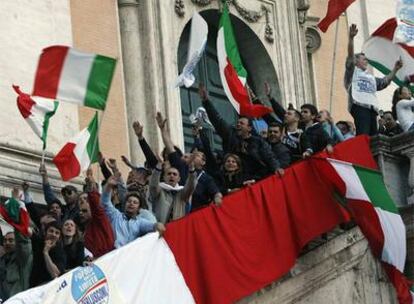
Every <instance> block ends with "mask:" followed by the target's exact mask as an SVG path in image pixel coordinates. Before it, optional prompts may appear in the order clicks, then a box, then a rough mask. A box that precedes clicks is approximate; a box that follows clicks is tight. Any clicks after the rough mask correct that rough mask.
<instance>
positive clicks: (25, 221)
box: [0, 205, 30, 236]
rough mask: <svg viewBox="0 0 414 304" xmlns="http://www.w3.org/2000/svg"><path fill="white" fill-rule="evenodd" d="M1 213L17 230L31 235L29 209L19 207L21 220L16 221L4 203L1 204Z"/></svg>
mask: <svg viewBox="0 0 414 304" xmlns="http://www.w3.org/2000/svg"><path fill="white" fill-rule="evenodd" d="M0 214H1V216H2V217H3V219H4V220H5V221H6V222H7V223H8V224H10V225H11V226H12V227H14V228H15V229H16V230H17V231H19V232H20V233H22V234H23V235H25V236H30V232H29V224H30V216H29V213H28V212H27V210H24V209H21V208H20V209H19V222H18V223H16V222H15V221H13V219H12V218H11V217H10V216H9V214H8V213H7V210H6V209H5V208H4V206H3V205H0Z"/></svg>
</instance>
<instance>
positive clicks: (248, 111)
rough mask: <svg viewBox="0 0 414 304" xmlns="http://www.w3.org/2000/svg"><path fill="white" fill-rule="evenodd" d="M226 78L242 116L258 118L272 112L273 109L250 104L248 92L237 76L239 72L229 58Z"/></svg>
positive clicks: (225, 73)
mask: <svg viewBox="0 0 414 304" xmlns="http://www.w3.org/2000/svg"><path fill="white" fill-rule="evenodd" d="M224 76H225V77H226V82H227V85H228V87H229V89H230V92H231V95H232V96H233V98H234V99H235V100H236V102H238V103H239V105H240V115H242V116H247V117H255V118H257V117H262V116H263V115H266V114H269V113H271V112H272V109H271V108H269V107H265V106H262V105H254V104H251V103H250V98H249V95H248V93H247V90H246V88H245V87H244V85H243V83H242V82H241V81H240V79H239V76H238V75H237V72H236V70H235V69H234V67H233V65H232V64H231V62H230V60H229V58H227V65H226V67H225V68H224Z"/></svg>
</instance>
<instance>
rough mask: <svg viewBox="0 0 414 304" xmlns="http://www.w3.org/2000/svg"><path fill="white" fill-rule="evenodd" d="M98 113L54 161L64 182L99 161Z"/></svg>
mask: <svg viewBox="0 0 414 304" xmlns="http://www.w3.org/2000/svg"><path fill="white" fill-rule="evenodd" d="M98 153H99V143H98V113H96V114H95V116H94V118H93V119H92V121H91V122H90V123H89V126H88V127H87V128H85V129H83V130H82V131H81V132H80V133H79V134H77V135H76V136H75V137H74V138H72V139H71V140H69V142H68V143H67V144H66V145H64V146H63V148H62V149H61V150H60V151H59V153H58V154H57V155H56V156H55V158H54V159H53V162H54V163H55V165H56V167H57V168H58V170H59V172H60V175H61V176H62V179H63V180H64V181H67V180H70V179H72V178H74V177H77V176H79V175H80V174H81V172H82V171H85V170H86V169H87V168H88V167H89V166H90V164H92V163H94V162H96V161H97V160H98Z"/></svg>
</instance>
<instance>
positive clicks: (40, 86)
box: [32, 46, 116, 110]
mask: <svg viewBox="0 0 414 304" xmlns="http://www.w3.org/2000/svg"><path fill="white" fill-rule="evenodd" d="M115 65H116V60H115V59H113V58H110V57H106V56H102V55H98V54H91V53H85V52H80V51H78V50H76V49H74V48H70V47H67V46H51V47H48V48H45V49H44V50H43V52H42V54H41V55H40V59H39V64H38V67H37V71H36V78H35V83H34V87H33V92H32V95H33V96H41V97H46V98H51V99H56V100H58V101H65V102H71V103H75V104H78V105H81V106H86V107H91V108H95V109H99V110H104V109H105V106H106V100H107V98H108V93H109V89H110V87H111V82H112V78H113V75H114V71H115Z"/></svg>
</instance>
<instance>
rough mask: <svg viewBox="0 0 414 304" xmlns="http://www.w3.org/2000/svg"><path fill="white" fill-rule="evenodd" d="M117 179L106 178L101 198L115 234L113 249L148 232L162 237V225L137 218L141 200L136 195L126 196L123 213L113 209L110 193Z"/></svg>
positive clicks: (115, 177) (163, 230)
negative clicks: (155, 232)
mask: <svg viewBox="0 0 414 304" xmlns="http://www.w3.org/2000/svg"><path fill="white" fill-rule="evenodd" d="M118 178H119V176H116V175H113V176H111V177H110V178H108V181H107V183H106V184H105V187H104V191H103V192H102V196H101V204H102V206H103V207H104V209H105V213H106V215H107V216H108V218H109V220H110V222H111V225H112V228H113V231H114V234H115V248H120V247H122V246H124V245H126V244H128V243H129V242H132V241H134V240H135V239H136V238H138V237H140V236H142V235H144V234H146V233H148V232H154V231H158V232H159V233H160V235H162V234H163V233H164V232H165V227H164V225H163V224H162V223H156V222H155V223H154V222H150V221H149V220H148V219H144V218H142V217H140V216H139V210H140V206H141V200H142V198H141V197H139V196H138V195H129V196H128V198H127V200H126V202H125V209H124V212H120V211H119V210H118V209H116V208H115V207H114V205H113V204H112V202H111V192H112V188H114V187H116V186H117V184H118Z"/></svg>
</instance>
